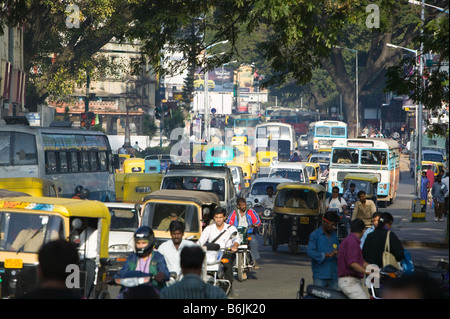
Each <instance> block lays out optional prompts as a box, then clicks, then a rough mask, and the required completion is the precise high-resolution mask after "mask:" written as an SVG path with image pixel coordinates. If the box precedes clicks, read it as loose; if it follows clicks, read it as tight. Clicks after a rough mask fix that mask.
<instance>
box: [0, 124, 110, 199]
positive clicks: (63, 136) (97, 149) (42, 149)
mask: <svg viewBox="0 0 450 319" xmlns="http://www.w3.org/2000/svg"><path fill="white" fill-rule="evenodd" d="M115 162H116V161H115V160H114V158H113V155H112V151H111V147H110V144H109V141H108V138H107V137H106V135H105V134H103V133H101V132H96V131H88V130H82V129H72V128H59V127H37V126H27V125H23V124H7V125H2V126H0V176H2V177H4V178H16V177H36V178H41V179H46V180H50V181H52V182H54V183H55V185H56V187H57V189H58V191H59V196H60V197H72V196H73V195H74V191H75V187H76V186H78V185H81V186H83V187H84V188H87V189H88V190H89V191H90V196H89V199H93V200H99V201H115V186H114V169H115V167H114V166H115V165H114V164H115ZM117 162H118V161H117Z"/></svg>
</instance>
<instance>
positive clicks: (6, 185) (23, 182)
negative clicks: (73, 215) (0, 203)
mask: <svg viewBox="0 0 450 319" xmlns="http://www.w3.org/2000/svg"><path fill="white" fill-rule="evenodd" d="M0 188H2V189H8V190H10V191H16V192H22V193H26V194H28V195H30V196H36V197H41V196H47V197H58V196H59V190H58V187H57V186H56V184H55V183H54V182H53V181H50V180H47V179H41V178H37V177H14V178H12V177H11V178H0Z"/></svg>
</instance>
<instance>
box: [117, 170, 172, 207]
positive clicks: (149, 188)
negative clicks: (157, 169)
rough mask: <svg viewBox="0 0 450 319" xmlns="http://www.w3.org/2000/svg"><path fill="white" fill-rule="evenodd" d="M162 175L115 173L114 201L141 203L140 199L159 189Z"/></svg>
mask: <svg viewBox="0 0 450 319" xmlns="http://www.w3.org/2000/svg"><path fill="white" fill-rule="evenodd" d="M163 176H164V174H162V173H157V174H141V173H116V174H114V177H115V183H116V184H115V187H116V201H118V202H124V203H142V199H143V198H144V197H145V196H146V195H148V194H150V193H152V192H154V191H156V190H159V189H160V188H161V181H162V179H163Z"/></svg>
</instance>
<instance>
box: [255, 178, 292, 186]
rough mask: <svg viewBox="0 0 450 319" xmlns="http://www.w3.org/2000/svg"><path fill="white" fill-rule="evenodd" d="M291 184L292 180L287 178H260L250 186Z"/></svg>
mask: <svg viewBox="0 0 450 319" xmlns="http://www.w3.org/2000/svg"><path fill="white" fill-rule="evenodd" d="M288 182H293V180H291V179H289V178H282V177H260V178H257V179H255V180H254V181H253V182H252V185H254V184H256V183H288Z"/></svg>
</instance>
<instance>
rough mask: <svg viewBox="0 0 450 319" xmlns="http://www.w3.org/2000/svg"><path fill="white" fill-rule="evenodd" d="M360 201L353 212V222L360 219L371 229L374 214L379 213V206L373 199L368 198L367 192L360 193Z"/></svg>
mask: <svg viewBox="0 0 450 319" xmlns="http://www.w3.org/2000/svg"><path fill="white" fill-rule="evenodd" d="M358 198H359V201H358V202H356V203H355V209H354V210H353V215H352V221H353V220H355V219H357V218H359V219H361V220H362V221H363V222H364V223H365V224H366V227H367V228H369V227H370V226H372V214H373V213H375V212H376V211H377V206H376V205H375V203H374V202H373V201H372V200H371V199H367V198H366V192H365V191H359V192H358Z"/></svg>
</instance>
